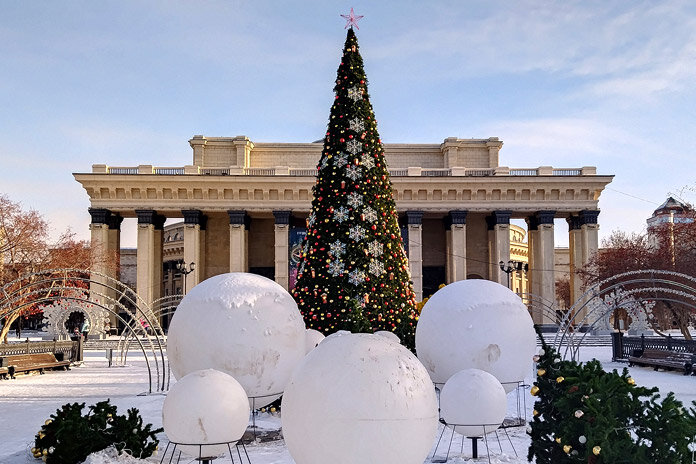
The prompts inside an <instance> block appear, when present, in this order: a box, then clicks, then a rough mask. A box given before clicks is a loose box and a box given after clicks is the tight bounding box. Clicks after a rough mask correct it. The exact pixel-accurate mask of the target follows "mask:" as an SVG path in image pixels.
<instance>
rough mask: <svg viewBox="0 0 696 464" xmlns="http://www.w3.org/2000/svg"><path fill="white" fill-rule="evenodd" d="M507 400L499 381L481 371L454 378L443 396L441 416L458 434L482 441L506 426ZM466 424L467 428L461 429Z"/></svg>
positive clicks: (442, 393)
mask: <svg viewBox="0 0 696 464" xmlns="http://www.w3.org/2000/svg"><path fill="white" fill-rule="evenodd" d="M506 412H507V396H506V395H505V389H503V386H502V385H501V384H500V382H499V381H498V379H496V378H495V377H493V376H492V375H491V374H489V373H488V372H485V371H482V370H480V369H464V370H462V371H459V372H457V373H456V374H454V375H453V376H452V377H450V379H449V380H448V381H447V382H446V383H445V386H444V387H442V391H441V392H440V414H441V415H442V418H443V419H444V420H445V422H447V424H448V425H450V427H453V428H454V431H455V432H458V433H461V434H462V435H464V436H465V437H480V436H483V434H484V427H483V426H484V425H485V433H490V432H493V431H494V430H495V429H497V428H498V427H499V426H500V424H502V422H503V420H504V419H505V413H506ZM458 424H463V425H458Z"/></svg>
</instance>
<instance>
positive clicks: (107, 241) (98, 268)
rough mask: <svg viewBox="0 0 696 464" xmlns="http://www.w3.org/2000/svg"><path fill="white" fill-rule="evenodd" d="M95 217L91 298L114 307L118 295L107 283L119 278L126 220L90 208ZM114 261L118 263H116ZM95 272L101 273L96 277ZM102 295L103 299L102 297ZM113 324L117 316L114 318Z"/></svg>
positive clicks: (92, 223)
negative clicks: (122, 227) (123, 223)
mask: <svg viewBox="0 0 696 464" xmlns="http://www.w3.org/2000/svg"><path fill="white" fill-rule="evenodd" d="M88 211H89V214H90V216H91V218H92V221H91V224H90V225H89V228H90V231H91V232H90V234H91V247H90V250H91V253H92V263H93V264H92V270H93V271H95V274H92V275H91V276H90V284H89V292H90V298H92V299H93V300H95V301H99V302H101V303H105V304H112V303H113V302H112V301H109V300H110V299H113V298H114V297H115V295H116V290H115V289H113V288H109V287H113V285H111V284H110V283H109V282H108V277H111V278H114V279H118V278H119V275H118V264H119V263H118V261H117V260H118V259H119V255H120V242H121V222H122V221H123V217H121V216H120V215H119V214H114V213H112V212H111V211H109V210H108V209H103V208H89V210H88ZM114 261H116V262H115V263H114ZM96 273H99V275H97V274H96ZM102 295H103V296H102ZM111 318H112V322H115V320H116V318H115V316H113V315H111Z"/></svg>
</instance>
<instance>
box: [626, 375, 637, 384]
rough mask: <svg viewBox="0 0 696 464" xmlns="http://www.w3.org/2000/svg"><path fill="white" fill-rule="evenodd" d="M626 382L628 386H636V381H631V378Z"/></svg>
mask: <svg viewBox="0 0 696 464" xmlns="http://www.w3.org/2000/svg"><path fill="white" fill-rule="evenodd" d="M626 382H628V384H629V385H635V384H636V381H635V380H633V377H629V378H628V380H626Z"/></svg>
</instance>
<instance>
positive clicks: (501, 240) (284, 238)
mask: <svg viewBox="0 0 696 464" xmlns="http://www.w3.org/2000/svg"><path fill="white" fill-rule="evenodd" d="M89 212H90V215H91V219H92V221H91V225H90V229H91V239H92V245H93V248H92V249H93V250H94V251H93V252H94V253H111V252H115V253H117V252H118V250H119V249H120V227H121V223H122V221H123V217H122V216H121V213H119V212H113V211H110V210H108V209H98V208H90V209H89ZM271 213H272V214H273V219H274V228H273V257H274V271H275V272H274V277H275V281H276V282H278V283H279V284H280V285H282V286H283V287H285V288H288V284H289V265H288V264H289V263H288V261H289V251H290V249H289V248H290V244H289V233H290V228H291V224H292V221H291V218H292V215H293V212H292V211H286V210H274V211H271ZM124 214H125V212H124ZM209 214H213V213H206V212H204V211H201V210H197V209H192V210H182V211H181V212H180V214H177V217H183V219H184V261H185V262H187V263H190V262H195V263H196V266H195V269H194V270H193V272H192V273H191V274H190V275H188V276H187V279H186V289H185V291H189V290H190V289H191V288H192V287H193V286H195V285H196V284H197V283H199V282H200V281H202V280H204V279H206V278H208V277H211V276H212V275H215V274H219V273H222V272H228V271H229V272H247V271H249V249H250V246H249V245H250V240H253V239H254V238H253V237H252V238H250V236H249V229H250V223H251V221H252V218H251V216H250V215H249V213H248V212H246V211H244V210H229V211H227V218H226V219H229V226H228V227H229V232H228V233H227V232H224V230H223V229H222V227H221V225H220V224H221V222H220V221H221V219H220V214H221V213H220V212H216V213H215V214H217V216H216V218H217V219H216V221H217V222H216V223H215V224H216V226H215V227H216V229H215V231H213V232H211V231H209V230H208V223H209V221H208V219H209V217H208V215H209ZM305 214H306V213H298V215H299V216H304V215H305ZM473 214H476V215H477V217H479V216H481V213H480V212H476V213H473ZM598 214H599V211H596V210H583V211H578V212H577V213H574V214H571V215H569V216H568V215H567V214H566V215H565V218H566V221H567V223H568V226H569V248H570V250H569V253H570V275H571V280H570V288H571V301H575V300H576V299H577V298H578V297H579V296H580V295H581V294H582V282H581V280H580V278H579V276H578V274H577V272H575V271H576V270H577V269H579V268H580V267H582V266H583V265H585V264H586V263H587V262H588V261H589V260H590V258H591V256H592V255H593V254H594V253H595V252H596V251H597V249H598V224H597V216H598ZM129 215H130V216H132V212H131V213H130V214H129ZM426 215H427V216H428V217H430V218H432V217H435V216H438V217H440V218H442V220H443V221H444V229H445V233H444V239H445V242H446V243H445V250H446V251H445V252H446V261H445V262H446V266H445V268H446V279H447V283H451V282H454V281H458V280H463V279H466V278H470V277H471V275H470V273H468V268H469V267H471V266H472V264H475V265H476V269H478V271H477V272H478V273H477V274H476V277H481V278H487V279H489V280H493V281H495V282H499V283H501V284H503V285H506V283H507V275H506V274H505V273H504V272H503V271H502V270H501V269H500V267H499V265H498V263H499V262H500V261H503V262H504V263H507V262H508V260H509V259H510V219H511V218H512V217H513V216H514V217H516V218H520V217H523V218H524V219H525V220H526V222H527V226H528V246H529V271H528V279H529V283H530V285H529V289H530V293H532V294H534V295H537V296H538V297H540V298H542V299H544V300H547V301H549V302H554V301H555V293H556V292H555V277H554V219H556V212H555V211H549V210H543V211H536V212H532V213H526V214H524V213H520V212H513V211H511V210H494V211H490V212H488V213H486V214H485V223H484V222H483V221H474V222H475V223H474V225H469V224H467V218H468V217H470V216H471V214H470V212H469V211H467V210H453V211H447V212H441V213H440V214H439V215H438V214H436V213H433V212H424V211H418V210H409V211H405V212H404V215H403V216H404V220H405V221H404V222H405V224H404V226H405V228H406V230H407V232H406V234H407V238H406V242H407V243H405V247H406V250H407V253H408V257H409V266H410V272H411V278H412V280H413V285H414V290H415V292H416V295H417V298H418V299H419V300H420V299H422V298H423V296H424V295H423V256H424V247H423V245H424V243H423V218H424V216H426ZM135 216H136V217H137V221H138V231H137V293H138V295H139V296H140V297H142V298H143V299H144V300H145V301H146V302H148V303H151V302H152V301H155V300H157V299H158V298H160V297H161V296H162V295H161V292H162V290H161V288H162V245H163V240H162V230H163V226H164V222H165V219H166V218H165V216H163V215H161V214H159V213H158V212H156V211H154V210H144V209H142V210H141V209H138V210H135ZM471 227H474V229H471ZM481 227H486V228H487V231H485V234H483V233H482V232H484V231H483V230H479V229H480V228H481ZM223 232H224V235H223ZM210 234H213V235H210ZM227 237H228V238H227ZM484 237H485V238H484ZM225 240H228V242H227V243H224V244H223V243H221V242H222V241H225ZM425 245H426V248H427V245H428V244H425ZM213 247H215V248H216V249H212V248H213ZM208 248H211V249H208ZM219 250H229V260H227V259H226V257H224V256H222V257H221V256H220V252H219ZM426 251H427V250H426ZM474 255H475V256H477V257H478V258H474V257H473V256H474ZM213 258H214V259H213ZM474 260H475V262H474ZM482 269H483V271H482ZM96 270H97V271H101V272H103V273H104V274H107V275H111V276H112V277H118V276H117V275H116V274H115V271H114V270H112V269H108V268H104V269H96ZM484 274H485V275H484ZM93 297H95V296H94V295H93ZM96 297H97V298H98V297H99V295H96ZM533 317H534V319H535V322H537V323H553V322H555V321H550V320H546V319H545V317H546V316H544V315H543V314H541V313H539V314H533Z"/></svg>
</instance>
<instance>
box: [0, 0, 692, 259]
mask: <svg viewBox="0 0 696 464" xmlns="http://www.w3.org/2000/svg"><path fill="white" fill-rule="evenodd" d="M351 6H352V7H354V8H355V12H356V14H361V15H364V16H365V18H364V19H363V20H361V21H360V23H359V24H360V30H358V31H357V34H358V39H359V41H360V47H361V53H362V56H363V59H364V61H365V69H366V72H367V76H368V79H369V83H370V96H371V101H372V105H373V107H374V110H375V114H376V117H377V121H378V127H379V132H380V135H381V137H382V140H383V141H385V142H387V143H390V142H393V143H396V142H401V143H407V142H413V143H440V142H441V141H442V140H443V139H444V138H446V137H455V136H456V137H462V138H470V137H473V138H487V137H500V138H501V139H502V140H503V142H504V144H505V145H504V147H503V149H502V150H501V154H500V162H501V165H504V166H510V167H518V168H522V167H537V166H540V165H552V166H554V167H580V166H597V170H598V173H600V174H614V175H615V176H616V177H615V180H614V182H613V183H612V184H610V185H609V188H608V189H607V190H605V192H604V193H603V194H602V197H601V199H600V203H599V204H600V208H601V210H602V213H601V214H600V217H599V222H600V236H601V237H604V236H606V235H608V234H609V233H610V232H611V231H612V230H615V229H622V230H626V231H641V230H642V229H643V228H644V226H645V219H646V218H647V217H649V216H650V214H651V213H652V211H653V210H654V209H655V207H656V206H657V205H659V204H660V203H662V202H663V201H664V200H665V198H666V197H667V196H668V195H670V194H677V195H681V197H682V198H683V199H685V200H687V201H690V202H696V192H694V188H695V187H696V169H695V168H694V161H693V160H694V156H696V140H695V137H696V130H695V124H694V123H695V122H696V86H694V82H695V80H696V3H694V2H693V1H692V0H683V1H679V0H674V1H660V2H654V1H629V0H624V1H611V0H603V1H568V0H562V1H516V2H510V1H490V0H486V1H462V0H459V1H444V0H443V1H427V2H424V1H398V2H397V1H383V2H375V1H353V2H352V3H346V2H338V1H294V2H290V1H274V2H270V1H262V0H256V1H251V0H228V1H203V0H199V1H193V0H191V1H174V0H170V1H159V2H158V1H149V2H134V1H118V2H115V1H100V2H94V1H63V2H55V1H33V2H14V1H9V0H0V7H1V10H0V11H2V14H1V15H0V56H2V66H0V104H1V107H2V110H1V111H0V137H1V140H2V142H1V143H0V161H1V162H2V165H1V166H2V169H0V192H2V193H5V194H7V195H8V196H9V197H10V198H11V199H13V200H14V201H19V202H21V203H22V204H23V205H24V207H26V208H34V209H37V210H38V211H40V212H41V213H43V214H44V216H45V217H46V218H47V219H48V220H49V221H50V222H51V224H52V226H53V228H54V235H57V234H58V233H59V232H60V231H62V230H64V229H65V228H66V227H71V228H72V229H73V230H74V231H75V232H77V233H78V235H79V236H80V237H82V238H87V237H88V236H89V230H88V224H89V215H88V214H87V207H88V206H89V202H88V199H87V195H86V193H85V192H84V190H83V189H82V188H81V187H80V186H79V184H77V182H75V181H74V179H73V177H72V173H73V172H90V171H91V165H92V164H93V163H105V164H110V165H116V166H135V165H138V164H153V165H159V166H183V165H184V164H189V163H190V162H191V157H192V154H191V149H190V147H189V145H188V143H187V141H188V139H189V138H191V136H193V135H194V134H203V135H207V136H235V135H242V134H243V135H247V136H248V137H250V138H251V139H252V140H253V141H257V142H308V141H314V140H317V139H319V138H321V136H322V134H323V133H324V132H325V130H326V123H327V120H328V115H329V107H330V105H331V102H332V100H333V92H332V88H333V81H334V79H335V73H336V69H337V67H338V63H339V59H340V55H341V51H340V50H341V46H342V44H343V41H344V39H345V31H344V29H343V26H344V24H345V21H344V20H343V19H342V18H341V17H340V16H339V15H340V14H346V13H347V12H348V11H349V10H350V7H351ZM130 222H132V221H130ZM127 227H131V228H132V230H134V226H127ZM558 229H560V231H559V232H562V233H557V234H556V235H557V244H558V245H565V244H566V243H567V234H566V231H567V228H566V226H565V224H562V223H559V224H558ZM132 230H124V245H127V246H128V245H130V246H134V245H135V241H134V239H133V236H134V235H133V233H132Z"/></svg>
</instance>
